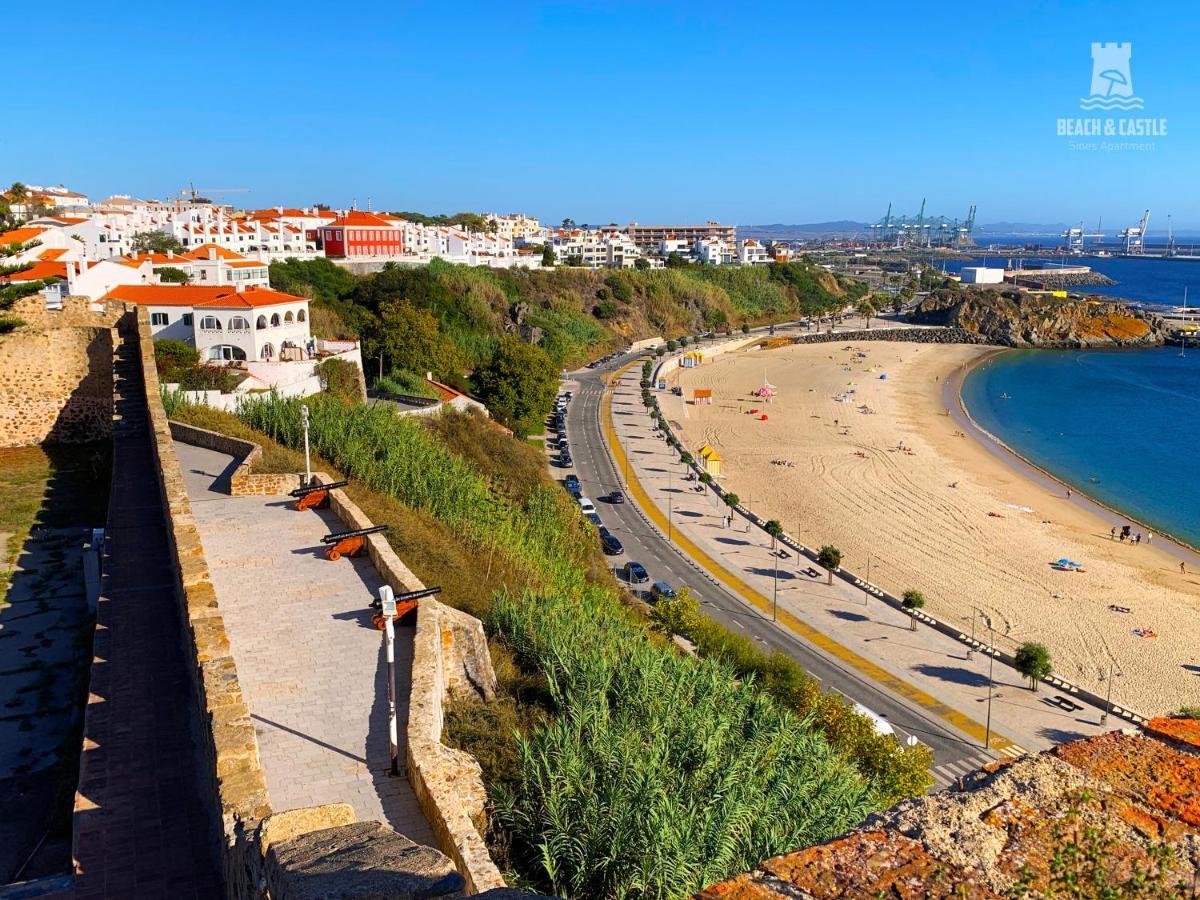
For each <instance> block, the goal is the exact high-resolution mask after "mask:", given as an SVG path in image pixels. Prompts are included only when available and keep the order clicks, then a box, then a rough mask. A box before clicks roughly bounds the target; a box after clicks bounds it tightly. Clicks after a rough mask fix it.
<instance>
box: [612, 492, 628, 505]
mask: <svg viewBox="0 0 1200 900" xmlns="http://www.w3.org/2000/svg"><path fill="white" fill-rule="evenodd" d="M608 502H609V503H624V502H625V495H624V494H622V493H621V492H620V491H613V492H612V493H611V494H609V495H608Z"/></svg>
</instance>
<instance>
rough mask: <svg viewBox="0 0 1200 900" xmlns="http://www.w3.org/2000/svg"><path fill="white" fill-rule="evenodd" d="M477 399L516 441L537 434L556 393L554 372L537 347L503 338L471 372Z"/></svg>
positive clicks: (551, 364)
mask: <svg viewBox="0 0 1200 900" xmlns="http://www.w3.org/2000/svg"><path fill="white" fill-rule="evenodd" d="M474 381H475V390H476V392H477V393H478V395H479V399H480V400H482V401H483V403H484V405H485V406H486V407H487V408H488V409H489V410H490V411H491V413H492V415H494V416H495V417H496V418H497V419H498V420H499V421H501V422H503V423H504V424H506V425H508V426H509V427H510V428H512V430H513V431H514V432H516V434H517V435H518V436H519V437H524V436H526V435H528V434H531V433H533V432H534V431H536V430H539V429H540V428H541V425H542V421H543V420H544V419H545V418H546V416H547V415H548V414H549V412H550V407H551V406H552V405H553V404H554V396H555V394H556V393H557V392H558V370H557V368H556V367H555V366H554V363H552V362H551V361H550V357H549V356H547V355H546V353H545V351H544V350H542V349H541V348H540V347H535V346H533V345H532V344H523V343H521V342H520V341H519V340H517V339H516V338H514V337H503V338H501V339H500V342H499V345H498V346H497V348H496V353H495V354H494V355H493V356H492V358H491V359H490V360H489V361H488V362H486V363H484V364H483V365H482V366H481V367H480V368H479V369H477V370H476V372H475V378H474Z"/></svg>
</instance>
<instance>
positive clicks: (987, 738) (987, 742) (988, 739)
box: [983, 616, 996, 750]
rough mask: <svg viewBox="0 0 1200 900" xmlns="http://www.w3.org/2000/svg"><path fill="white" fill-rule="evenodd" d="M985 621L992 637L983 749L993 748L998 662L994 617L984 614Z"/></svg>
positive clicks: (989, 649)
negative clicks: (994, 670)
mask: <svg viewBox="0 0 1200 900" xmlns="http://www.w3.org/2000/svg"><path fill="white" fill-rule="evenodd" d="M983 618H984V621H985V622H987V627H988V635H989V638H990V641H989V646H988V698H987V700H988V706H987V726H986V728H985V730H984V735H983V749H984V750H990V749H992V686H993V684H994V683H995V682H994V681H993V680H992V666H994V665H995V663H996V632H995V631H993V630H992V617H991V616H984V617H983Z"/></svg>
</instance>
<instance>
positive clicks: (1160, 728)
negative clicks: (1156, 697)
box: [1145, 717, 1200, 750]
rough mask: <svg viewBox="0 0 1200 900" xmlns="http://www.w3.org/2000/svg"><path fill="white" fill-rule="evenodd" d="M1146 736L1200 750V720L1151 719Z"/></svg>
mask: <svg viewBox="0 0 1200 900" xmlns="http://www.w3.org/2000/svg"><path fill="white" fill-rule="evenodd" d="M1145 731H1146V734H1148V735H1151V736H1152V737H1156V738H1161V739H1163V740H1167V741H1177V742H1178V743H1180V744H1187V745H1188V746H1191V747H1195V748H1196V749H1197V750H1200V719H1170V718H1166V717H1163V718H1159V719H1151V720H1150V721H1149V722H1147V723H1146V725H1145Z"/></svg>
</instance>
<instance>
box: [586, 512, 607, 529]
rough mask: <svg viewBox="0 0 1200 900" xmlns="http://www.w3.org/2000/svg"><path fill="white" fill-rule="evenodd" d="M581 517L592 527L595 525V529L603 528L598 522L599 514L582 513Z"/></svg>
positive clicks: (602, 524)
mask: <svg viewBox="0 0 1200 900" xmlns="http://www.w3.org/2000/svg"><path fill="white" fill-rule="evenodd" d="M583 517H584V518H585V519H587V520H588V521H589V522H591V523H592V524H593V525H595V526H596V527H597V528H603V527H604V523H603V522H601V521H600V514H599V513H594V512H590V513H584V516H583Z"/></svg>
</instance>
